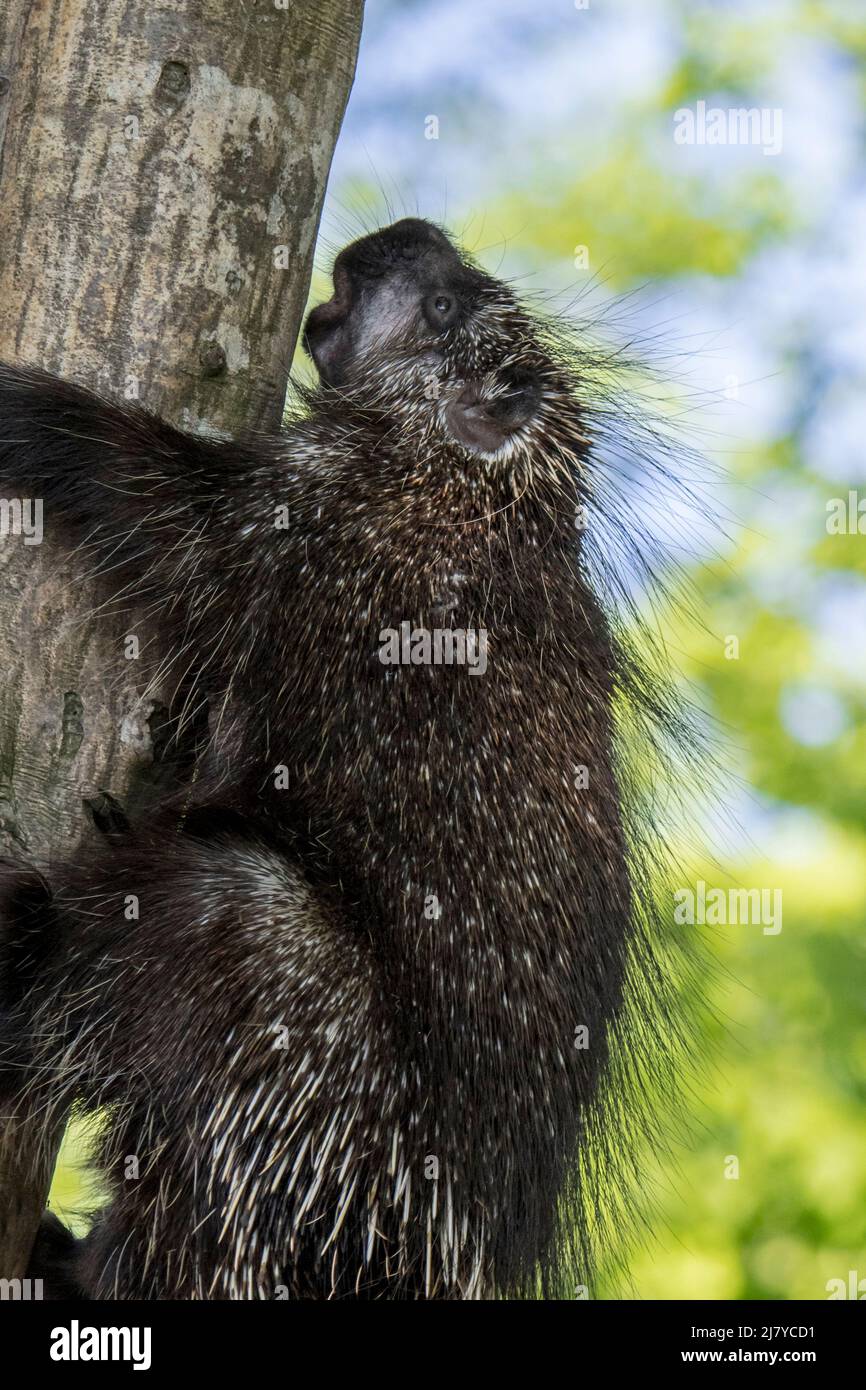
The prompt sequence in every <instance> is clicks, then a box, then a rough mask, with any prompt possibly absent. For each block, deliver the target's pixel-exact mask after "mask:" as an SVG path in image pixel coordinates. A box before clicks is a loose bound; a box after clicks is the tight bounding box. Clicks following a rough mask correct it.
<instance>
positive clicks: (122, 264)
mask: <svg viewBox="0 0 866 1390" xmlns="http://www.w3.org/2000/svg"><path fill="white" fill-rule="evenodd" d="M362 8H363V0H317V3H316V4H315V5H308V4H305V3H301V0H245V3H243V4H226V0H156V3H155V4H152V5H142V4H140V3H138V0H63V3H62V4H57V3H56V0H4V5H3V13H2V14H0V359H2V360H6V361H14V362H27V363H33V364H37V365H39V366H42V367H45V368H47V369H49V370H51V371H53V372H57V373H59V374H60V375H64V376H68V377H73V378H75V379H76V380H78V381H81V382H83V383H84V384H86V385H88V386H91V387H93V388H96V389H99V390H101V391H103V392H105V393H107V394H113V395H116V396H120V397H124V398H126V399H140V400H141V401H142V403H143V404H144V405H146V406H147V407H148V408H150V409H152V410H155V411H157V412H158V413H159V414H161V415H163V416H164V417H166V418H168V419H170V420H172V421H173V422H174V423H175V424H178V425H180V426H182V427H184V428H186V429H191V430H194V431H205V432H219V433H224V434H227V435H234V434H236V433H238V432H239V431H241V430H242V429H243V428H245V427H254V428H261V429H276V427H277V426H278V424H279V420H280V416H281V412H282V408H283V404H284V399H285V391H286V382H287V376H288V370H289V365H290V362H291V358H292V352H293V348H294V343H295V339H296V336H297V331H298V326H299V323H300V318H301V314H302V312H303V309H304V305H305V301H306V295H307V290H308V287H309V278H310V271H311V266H312V256H313V249H314V244H315V238H316V231H317V228H318V222H319V215H320V211H321V204H322V199H323V196H324V190H325V183H326V180H327V174H328V169H329V165H330V160H331V156H332V153H333V148H334V143H335V140H336V137H337V132H338V130H339V127H340V122H341V120H342V115H343V110H344V107H345V102H346V98H347V96H348V92H349V88H350V86H351V82H352V76H353V73H354V65H355V58H356V53H357V46H358V39H359V35H360V26H361V15H362ZM2 428H3V422H2V419H0V430H2ZM95 602H96V591H95V590H94V589H91V587H90V586H89V585H86V584H85V585H82V584H81V583H80V582H79V577H78V573H77V571H76V569H75V566H74V563H73V562H72V561H70V559H69V558H68V557H66V556H65V555H63V554H61V553H59V552H58V551H57V550H56V549H54V548H52V547H50V546H49V545H48V544H46V545H44V546H42V545H33V546H25V545H24V544H23V542H22V539H21V538H12V537H8V538H7V539H6V540H5V541H0V651H2V675H0V853H6V854H12V855H14V856H15V857H17V858H24V859H26V860H28V861H30V862H33V863H36V864H38V865H39V866H40V867H41V868H44V869H47V870H48V871H49V876H50V865H51V862H52V861H53V860H57V859H60V858H66V857H69V856H70V855H72V854H74V852H75V849H76V846H77V845H78V844H79V843H80V841H81V839H82V836H84V835H85V834H88V833H91V832H90V831H89V830H88V827H87V821H88V816H87V814H86V811H85V807H86V806H87V804H88V803H91V802H93V801H94V800H95V799H97V798H98V797H99V795H100V792H101V791H103V790H104V789H108V790H110V791H111V792H112V793H113V795H114V796H115V797H117V798H118V799H119V800H120V801H121V802H122V803H125V804H128V803H129V801H130V800H132V801H133V802H138V803H139V804H140V803H141V802H142V801H144V800H146V798H147V796H148V790H149V789H151V788H152V787H153V784H154V783H157V782H159V780H160V776H159V769H158V767H155V766H154V763H155V761H156V762H158V757H159V751H160V738H159V730H160V727H161V726H162V725H163V723H164V720H165V714H166V710H165V708H164V704H163V701H162V700H161V697H160V692H159V691H158V690H157V691H156V692H154V691H153V690H150V691H149V693H148V696H147V698H146V699H145V697H144V682H143V681H142V680H141V679H136V670H135V662H134V661H128V662H125V661H124V660H123V652H124V646H123V637H124V635H125V633H129V632H131V631H133V632H136V633H137V634H142V633H143V634H145V640H148V639H149V640H151V641H153V642H155V643H158V640H159V636H158V633H153V632H151V633H148V629H147V624H146V622H145V620H144V618H143V617H142V616H141V615H136V614H129V613H127V614H125V615H124V616H123V618H122V620H121V619H120V618H119V617H111V616H108V617H106V616H103V617H101V618H98V619H97V617H96V616H95V615H94V612H93V610H94V606H95ZM144 645H145V643H144V642H142V648H143V647H144ZM6 1109H7V1111H9V1112H10V1113H7V1114H6V1115H5V1116H4V1117H3V1128H2V1129H0V1278H16V1277H20V1276H21V1275H22V1274H23V1272H24V1269H25V1266H26V1263H27V1259H28V1257H29V1252H30V1249H31V1246H32V1240H33V1236H34V1233H35V1229H36V1226H37V1224H38V1220H39V1217H40V1214H41V1211H42V1209H43V1207H44V1203H45V1199H46V1195H47V1187H48V1184H49V1182H50V1177H51V1172H52V1170H53V1166H54V1160H55V1156H56V1148H57V1143H58V1141H59V1135H58V1134H46V1133H45V1125H44V1121H42V1122H40V1121H39V1119H38V1118H37V1117H35V1116H33V1115H31V1114H30V1113H28V1104H27V1101H26V1098H25V1097H23V1096H22V1097H20V1098H18V1099H17V1100H16V1101H15V1103H14V1104H13V1105H12V1106H7V1107H6Z"/></svg>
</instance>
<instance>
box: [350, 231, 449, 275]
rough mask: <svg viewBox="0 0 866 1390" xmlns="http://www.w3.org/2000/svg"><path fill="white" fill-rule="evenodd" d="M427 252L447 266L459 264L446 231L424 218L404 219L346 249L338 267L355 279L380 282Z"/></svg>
mask: <svg viewBox="0 0 866 1390" xmlns="http://www.w3.org/2000/svg"><path fill="white" fill-rule="evenodd" d="M428 252H436V253H438V258H439V259H440V260H441V261H443V262H445V263H448V262H452V261H453V263H454V264H455V265H456V264H457V263H458V256H457V252H456V251H455V250H454V247H453V246H452V245H451V242H450V241H449V240H448V238H447V236H445V234H444V232H441V231H440V230H439V228H438V227H434V225H433V223H432V222H425V221H424V219H423V218H421V217H403V218H401V220H400V221H399V222H394V223H392V224H391V226H390V227H382V228H381V229H380V230H379V231H377V232H372V233H371V234H370V235H369V236H365V237H361V239H360V240H359V241H355V242H353V243H352V245H351V246H347V247H346V249H345V251H341V252H340V255H339V257H338V264H339V265H340V267H341V268H342V269H345V270H347V271H348V272H349V274H350V275H351V276H352V277H353V278H362V279H363V278H370V279H379V278H380V277H381V276H383V275H386V274H387V273H388V272H389V271H390V270H396V269H399V268H401V267H408V266H410V265H411V264H412V263H413V262H415V261H417V260H419V259H420V258H421V257H422V256H424V255H425V253H428Z"/></svg>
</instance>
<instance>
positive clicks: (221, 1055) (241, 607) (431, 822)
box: [0, 221, 655, 1298]
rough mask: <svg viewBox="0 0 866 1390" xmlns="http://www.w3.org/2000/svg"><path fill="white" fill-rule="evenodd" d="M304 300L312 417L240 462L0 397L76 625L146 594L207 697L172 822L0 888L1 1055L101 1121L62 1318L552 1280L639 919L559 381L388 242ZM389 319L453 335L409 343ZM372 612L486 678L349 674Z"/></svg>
mask: <svg viewBox="0 0 866 1390" xmlns="http://www.w3.org/2000/svg"><path fill="white" fill-rule="evenodd" d="M335 287H336V293H335V298H334V300H333V301H332V302H331V304H330V305H329V306H327V307H326V309H325V310H324V311H321V312H320V311H317V312H318V318H317V317H316V316H315V315H314V316H313V318H312V319H311V322H310V328H309V339H308V341H309V343H310V346H311V349H312V351H313V353H314V356H316V358H317V361H318V363H319V366H320V368H321V370H322V373H323V376H324V382H323V386H322V387H321V388H320V389H319V390H318V391H317V392H315V393H313V394H311V395H310V396H309V398H308V400H307V401H306V408H305V411H304V413H303V414H302V415H301V416H299V417H298V418H297V419H296V420H295V422H294V423H293V424H292V425H291V426H290V428H289V429H288V431H287V433H286V434H285V436H283V437H282V438H280V439H278V440H272V441H269V440H253V441H247V442H242V443H238V444H227V443H226V444H223V443H218V442H209V441H204V440H201V439H192V438H188V437H186V436H183V435H181V434H179V433H177V432H176V431H174V430H173V429H171V428H170V427H169V426H167V425H165V424H163V423H161V422H160V421H158V420H156V419H154V418H153V417H151V416H148V415H146V414H145V413H144V412H143V411H140V410H137V409H133V410H129V409H126V408H122V407H119V406H117V405H113V404H110V403H108V402H106V401H102V400H98V399H97V398H96V397H94V396H92V395H91V394H90V393H88V392H86V391H84V390H81V389H79V388H77V387H75V386H73V385H70V384H68V383H61V382H57V381H55V380H52V379H50V378H47V377H45V376H42V375H40V374H39V373H35V372H28V371H23V370H17V369H12V368H3V369H2V370H0V482H2V485H3V488H4V489H5V490H6V491H7V493H8V491H9V490H10V488H11V487H12V486H13V485H20V484H21V483H22V480H24V479H26V480H27V482H26V491H27V495H36V496H41V497H43V498H44V499H45V507H46V522H47V527H48V531H49V535H50V534H51V533H52V529H54V530H55V532H56V533H57V534H69V533H70V532H71V533H72V534H73V535H74V537H75V539H76V542H78V543H80V544H81V545H82V554H86V555H89V556H90V562H91V568H92V569H94V570H96V571H97V572H98V571H99V570H100V569H101V568H102V569H104V570H106V571H110V576H109V580H108V581H107V582H110V584H111V587H112V591H113V592H114V593H115V595H116V601H118V602H122V601H123V595H124V593H126V594H134V596H135V598H136V600H137V601H139V600H141V598H142V597H144V598H149V599H150V600H151V601H152V603H153V604H154V606H155V609H156V611H157V612H158V613H159V614H160V615H161V622H162V623H163V624H164V627H165V631H166V636H167V642H168V646H169V649H170V651H171V652H172V654H173V669H174V670H175V671H176V673H177V678H178V686H179V690H180V688H181V677H183V682H184V683H183V691H184V692H185V698H188V697H189V690H190V689H194V690H197V691H199V692H200V691H201V690H202V689H203V688H205V687H207V688H209V689H210V690H213V689H214V688H215V687H218V688H220V689H221V690H222V691H223V693H224V694H225V702H224V703H220V702H212V703H211V739H210V743H209V746H208V749H207V750H206V752H205V753H204V754H203V756H202V759H201V762H200V768H199V778H198V781H197V782H196V784H195V788H194V790H192V791H189V792H187V793H186V795H185V797H184V798H183V800H182V802H180V803H175V804H170V805H169V806H167V807H166V808H165V809H164V810H163V811H162V812H161V813H159V814H158V815H157V816H155V817H153V818H152V819H151V820H150V821H149V822H148V823H147V824H145V825H140V826H135V827H134V828H133V829H132V830H131V831H130V832H129V833H128V834H125V833H122V834H118V835H114V836H112V837H111V843H109V844H106V845H105V846H104V847H101V848H100V849H98V850H97V851H94V852H93V854H92V855H91V856H90V857H82V859H81V860H80V861H79V862H78V863H77V864H75V865H71V866H69V867H68V868H67V869H66V870H64V871H62V872H58V874H57V875H56V878H55V879H54V881H53V882H52V886H51V890H50V894H48V895H47V896H46V895H42V897H40V890H39V889H38V887H37V886H36V885H33V884H32V882H31V881H30V880H26V878H25V883H28V882H29V883H31V886H30V888H29V889H28V891H29V893H30V899H29V901H25V900H24V898H23V897H22V894H21V890H20V883H21V880H20V878H15V877H14V875H12V873H11V871H10V877H9V887H8V892H7V912H6V926H5V934H6V941H7V951H6V960H7V972H6V973H7V980H8V983H7V1005H6V1012H5V1018H4V1027H3V1033H2V1037H3V1038H4V1039H5V1055H6V1057H7V1061H8V1062H9V1064H10V1066H13V1067H15V1068H16V1071H15V1072H14V1075H16V1076H18V1075H20V1072H19V1071H18V1070H17V1069H18V1068H20V1067H21V1066H25V1067H26V1068H29V1071H30V1075H31V1076H32V1083H31V1084H32V1085H33V1086H34V1087H37V1088H39V1089H40V1091H41V1093H42V1094H43V1095H44V1096H45V1098H46V1099H47V1100H48V1101H49V1103H50V1104H57V1105H62V1104H64V1103H66V1102H68V1101H69V1100H72V1099H74V1100H75V1101H76V1102H77V1103H78V1104H80V1105H81V1106H83V1107H85V1108H87V1109H88V1110H91V1111H92V1110H97V1109H102V1110H104V1111H105V1113H106V1116H107V1119H106V1124H105V1132H104V1135H103V1138H102V1140H101V1148H100V1162H101V1165H102V1168H103V1171H104V1174H105V1177H106V1180H107V1182H108V1183H109V1185H110V1189H111V1202H110V1205H109V1206H108V1208H107V1210H106V1211H105V1212H104V1213H103V1214H102V1215H101V1216H100V1217H99V1219H98V1221H97V1224H96V1226H95V1229H94V1231H93V1233H92V1234H91V1236H90V1237H89V1238H88V1239H87V1241H86V1242H85V1243H84V1244H83V1245H82V1246H81V1247H80V1249H79V1252H78V1254H77V1256H76V1262H77V1277H78V1280H79V1283H80V1286H81V1287H82V1289H83V1290H84V1291H85V1292H86V1293H87V1294H88V1295H89V1296H91V1297H97V1298H110V1297H121V1298H226V1297H241V1298H253V1297H264V1298H271V1297H275V1296H278V1295H279V1294H280V1292H281V1291H283V1292H286V1291H287V1292H288V1294H289V1295H290V1296H307V1295H312V1296H337V1297H345V1296H353V1295H361V1296H364V1297H386V1298H400V1297H410V1298H418V1297H422V1298H423V1297H446V1298H447V1297H451V1298H460V1297H472V1296H486V1297H489V1296H493V1295H496V1294H503V1293H508V1292H516V1293H528V1294H534V1293H537V1292H539V1291H542V1290H546V1291H547V1292H549V1293H551V1292H552V1293H556V1292H563V1291H569V1290H572V1289H573V1286H574V1283H575V1282H578V1283H579V1282H582V1281H583V1282H585V1281H586V1279H587V1278H588V1274H589V1269H588V1265H587V1263H586V1261H587V1259H588V1253H587V1246H586V1244H585V1243H584V1242H583V1241H582V1239H581V1232H584V1231H585V1230H586V1228H587V1227H588V1226H591V1225H592V1224H593V1223H594V1221H595V1219H596V1215H597V1211H596V1205H595V1193H594V1191H593V1189H592V1186H591V1183H592V1176H591V1172H590V1168H589V1166H588V1163H589V1158H588V1155H589V1150H590V1147H591V1145H592V1144H593V1143H595V1142H600V1141H599V1139H598V1136H599V1135H601V1136H602V1141H603V1137H604V1136H603V1135H602V1130H603V1127H604V1123H612V1120H611V1118H610V1117H612V1116H613V1114H614V1113H615V1110H614V1107H615V1105H616V1104H618V1102H617V1101H616V1100H615V1099H613V1098H612V1089H613V1087H614V1079H613V1072H614V1071H616V1069H617V1067H618V1068H619V1069H620V1070H622V1068H623V1060H622V1059H623V1056H624V1048H625V1047H626V1046H627V1044H625V1043H624V1042H623V1041H622V1039H621V1037H620V1036H619V1033H618V1029H619V1027H620V1020H621V1019H622V1017H623V1015H622V997H623V989H624V983H625V980H626V977H627V974H628V972H629V969H630V968H633V967H630V966H629V961H630V960H633V959H634V953H635V952H636V951H637V950H638V949H639V947H640V939H641V937H642V934H643V933H644V932H645V930H646V921H645V915H644V914H645V907H644V906H643V905H642V904H643V898H644V888H645V884H639V885H637V888H635V887H634V886H633V877H634V873H637V874H638V875H640V874H643V873H644V868H643V865H642V861H641V860H640V858H639V857H634V856H638V854H639V852H638V850H637V849H636V848H635V847H634V845H633V844H632V840H633V837H632V835H631V832H630V829H629V826H628V824H626V825H625V828H624V823H623V817H624V812H623V810H622V805H621V803H622V801H623V795H624V789H625V780H624V777H625V774H624V773H623V772H622V771H621V770H620V766H619V758H618V754H617V753H616V752H615V749H614V743H615V738H616V735H615V728H614V724H613V709H614V705H615V703H616V701H626V700H627V699H629V698H634V694H635V690H636V688H637V683H636V681H635V679H634V668H633V666H632V665H631V663H630V661H629V660H628V659H626V657H625V655H624V652H623V648H622V646H621V644H620V642H619V639H618V638H616V637H615V636H614V634H613V633H612V631H611V628H610V624H609V621H608V618H607V617H606V616H605V613H604V612H603V610H602V606H601V604H600V603H599V601H598V599H597V598H596V596H595V594H594V592H593V588H592V586H591V584H590V581H589V578H588V575H587V570H586V567H585V565H584V563H583V561H582V558H581V549H580V541H581V534H582V533H581V530H580V528H579V527H578V526H576V524H575V523H576V518H577V514H578V513H577V509H578V508H579V507H580V506H582V505H583V504H584V502H585V501H586V500H587V499H590V498H591V492H592V464H591V451H590V449H589V446H588V440H587V434H586V421H585V418H584V413H583V411H582V408H581V404H580V383H579V381H576V380H575V378H574V375H573V374H572V372H571V370H570V368H569V367H568V365H567V364H566V363H565V362H563V361H561V360H560V359H559V358H558V357H557V355H556V351H555V346H554V345H553V344H552V342H551V341H550V340H549V339H548V338H547V337H546V335H545V330H544V328H543V326H541V325H539V323H538V322H537V321H536V320H535V319H534V318H533V316H532V315H530V314H527V313H526V312H525V311H524V310H523V309H521V308H520V307H519V305H518V304H517V303H516V301H515V300H514V299H513V297H512V296H511V293H510V292H509V291H508V290H507V288H506V287H504V286H502V285H500V284H498V283H497V282H496V281H493V280H490V279H489V278H488V277H487V276H485V275H483V274H482V273H481V272H480V271H478V270H476V269H475V268H474V267H473V266H472V265H471V263H469V262H468V261H467V260H466V259H465V258H463V257H462V256H459V255H458V254H457V253H455V252H454V251H453V249H452V248H451V246H450V244H449V243H448V242H447V241H446V239H445V238H444V237H443V236H442V234H441V233H439V232H438V231H436V230H435V229H433V228H431V227H429V225H428V224H424V223H418V222H409V221H407V222H404V223H400V224H397V226H396V227H394V228H391V229H388V231H386V232H385V233H382V234H380V235H379V236H378V237H371V238H367V239H366V240H365V241H363V242H361V243H358V244H356V246H355V247H353V248H350V250H349V251H348V252H346V253H343V256H342V257H341V258H340V259H338V262H337V267H336V268H335ZM443 287H444V288H443ZM446 291H447V293H446ZM430 294H434V295H438V299H439V300H442V299H443V298H444V299H448V298H449V296H453V297H456V298H457V300H458V302H459V305H460V308H461V316H460V317H459V319H458V320H456V321H454V322H451V323H448V324H446V325H445V327H444V328H441V327H437V326H436V325H432V326H431V323H430V322H429V320H428V319H426V318H425V317H423V316H422V314H421V311H420V309H419V308H418V305H419V304H420V303H422V301H423V302H424V303H425V304H426V296H429V295H430ZM426 312H427V310H426V309H425V313H426ZM429 312H430V313H431V314H433V315H434V317H435V315H437V314H440V313H444V312H445V311H443V310H441V308H434V309H433V310H430V311H429ZM452 312H453V305H452V306H451V308H450V309H449V310H448V313H452ZM446 316H447V315H446ZM377 324H378V328H379V331H378V332H373V331H372V330H374V329H375V328H376V326H377ZM431 382H432V383H433V385H432V388H431ZM283 505H286V506H287V508H288V513H287V515H288V528H287V529H280V528H277V527H276V526H275V525H274V515H275V511H274V509H275V508H277V507H280V506H283ZM118 543H119V544H118ZM404 620H408V621H410V622H411V623H412V624H413V626H415V627H425V628H429V629H433V628H440V629H441V628H443V627H454V628H459V629H467V628H472V629H484V630H485V631H486V633H487V634H488V651H487V670H486V673H485V674H483V675H480V674H479V675H475V674H472V673H471V672H470V670H468V669H467V667H465V666H462V667H461V666H457V665H454V666H430V665H417V666H416V665H409V666H400V667H398V668H393V667H387V666H384V665H383V664H382V663H381V661H380V660H379V657H378V652H379V648H380V646H381V640H380V633H381V631H382V630H383V629H389V628H395V629H399V627H400V624H401V622H403V621H404ZM651 703H652V701H651V700H649V701H648V702H647V707H649V705H650V704H651ZM187 713H189V706H188V707H187ZM277 767H282V768H285V769H286V773H285V774H284V775H283V776H282V777H281V782H285V781H286V780H287V785H286V786H284V785H281V786H280V788H279V789H278V788H277V786H276V785H275V768H277ZM581 767H583V768H586V769H587V772H588V785H587V786H585V787H584V786H581V785H579V784H580V778H581V774H580V772H579V769H580V768H581ZM630 853H631V854H632V856H633V858H632V863H633V865H635V866H636V868H635V870H634V873H633V872H630V869H629V854H630ZM16 884H18V885H19V887H18V888H17V889H16V886H15V885H16ZM129 895H135V897H136V898H137V899H138V902H139V912H138V917H137V919H133V920H130V919H129V916H128V911H127V910H126V909H127V908H128V900H129ZM431 895H435V897H436V899H438V904H439V914H438V916H437V915H435V912H432V914H431V906H430V898H431ZM34 899H35V905H34ZM31 947H33V950H32V951H31ZM640 987H641V988H646V989H647V990H648V991H649V992H651V991H652V989H653V988H654V987H655V986H654V985H653V984H652V983H648V982H647V979H646V977H644V978H643V980H642V981H641V985H640ZM582 1027H585V1028H587V1029H588V1046H582V1045H579V1044H580V1041H581V1036H580V1034H579V1032H578V1030H579V1029H581V1028H582ZM281 1030H282V1031H281ZM282 1043H285V1046H284V1047H283V1046H281V1044H282ZM612 1045H613V1047H614V1049H615V1051H616V1054H617V1057H618V1059H619V1060H617V1059H616V1058H614V1059H613V1061H612V1065H611V1067H608V1057H609V1052H610V1048H611V1046H612ZM606 1072H608V1073H610V1075H609V1076H608V1080H607V1082H606V1081H605V1079H604V1078H605V1074H606ZM606 1086H608V1087H610V1088H611V1096H608V1095H607V1094H606V1092H605V1087H606ZM604 1116H606V1117H607V1119H606V1120H604V1121H602V1119H601V1118H600V1117H604ZM587 1131H591V1133H588V1132H587ZM593 1135H596V1138H595V1139H593ZM608 1137H609V1136H608ZM129 1155H135V1156H137V1158H138V1170H137V1171H138V1176H136V1177H132V1178H130V1177H128V1176H126V1175H125V1172H126V1169H125V1163H126V1160H127V1157H128V1156H129ZM581 1155H583V1157H582V1156H581ZM582 1167H583V1170H584V1172H583V1176H581V1169H582ZM575 1192H577V1193H578V1199H579V1201H580V1202H582V1204H583V1212H584V1214H583V1216H582V1217H581V1216H580V1215H579V1212H578V1210H577V1209H576V1207H575V1205H574V1203H573V1201H572V1197H573V1196H574V1194H575Z"/></svg>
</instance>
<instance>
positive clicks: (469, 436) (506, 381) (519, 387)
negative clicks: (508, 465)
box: [445, 367, 541, 454]
mask: <svg viewBox="0 0 866 1390" xmlns="http://www.w3.org/2000/svg"><path fill="white" fill-rule="evenodd" d="M540 400H541V385H540V383H539V381H538V379H537V377H535V376H534V375H533V374H532V373H531V372H526V371H521V370H520V369H519V368H515V367H507V368H505V369H504V370H503V371H501V372H499V374H498V375H497V376H496V377H495V379H494V380H493V381H492V382H491V381H490V380H489V379H488V378H485V379H484V380H483V381H467V382H465V383H464V385H463V387H462V389H461V391H460V393H459V395H458V396H456V397H455V398H454V400H453V401H451V402H450V403H449V404H448V406H447V407H446V410H445V420H446V423H447V426H448V429H449V431H450V433H451V435H452V437H453V438H454V439H455V440H456V442H457V443H458V444H462V445H463V448H464V449H469V450H470V451H471V452H472V453H474V454H493V453H495V452H496V450H497V449H499V448H500V447H501V446H502V445H503V444H504V443H505V441H506V440H507V439H508V438H509V437H510V436H511V435H512V434H514V433H515V431H516V430H519V429H520V427H521V425H525V424H527V423H528V422H529V421H530V420H531V419H532V417H533V415H534V414H535V412H536V410H537V409H538V403H539V401H540Z"/></svg>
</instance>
